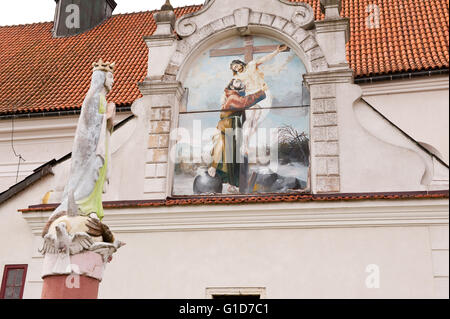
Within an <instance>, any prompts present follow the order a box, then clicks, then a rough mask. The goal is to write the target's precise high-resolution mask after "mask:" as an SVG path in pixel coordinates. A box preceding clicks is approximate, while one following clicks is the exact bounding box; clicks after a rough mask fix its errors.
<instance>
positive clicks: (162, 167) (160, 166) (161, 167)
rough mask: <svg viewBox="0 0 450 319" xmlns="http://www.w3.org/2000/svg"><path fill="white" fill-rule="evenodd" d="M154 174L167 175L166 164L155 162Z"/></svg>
mask: <svg viewBox="0 0 450 319" xmlns="http://www.w3.org/2000/svg"><path fill="white" fill-rule="evenodd" d="M156 176H158V177H166V176H167V164H157V165H156Z"/></svg>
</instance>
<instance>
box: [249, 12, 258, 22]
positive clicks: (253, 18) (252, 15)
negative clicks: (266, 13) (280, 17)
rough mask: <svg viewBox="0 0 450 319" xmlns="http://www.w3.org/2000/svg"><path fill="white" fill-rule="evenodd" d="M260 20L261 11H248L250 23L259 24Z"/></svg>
mask: <svg viewBox="0 0 450 319" xmlns="http://www.w3.org/2000/svg"><path fill="white" fill-rule="evenodd" d="M260 21H261V12H250V18H249V23H250V24H259V22H260Z"/></svg>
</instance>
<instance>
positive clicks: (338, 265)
mask: <svg viewBox="0 0 450 319" xmlns="http://www.w3.org/2000/svg"><path fill="white" fill-rule="evenodd" d="M120 237H121V239H123V240H125V241H126V242H127V243H128V245H127V246H125V247H123V248H122V249H121V251H120V252H119V253H118V254H117V255H116V257H115V259H114V260H113V262H112V263H111V264H110V265H108V269H107V271H106V277H105V278H104V281H103V282H102V284H101V288H100V298H199V299H202V298H205V294H206V288H212V287H264V288H266V294H267V295H266V297H267V298H433V297H435V296H436V295H435V290H434V289H435V288H434V277H433V274H432V269H433V264H432V259H431V250H430V239H429V230H428V227H384V228H381V227H380V228H343V229H338V228H327V229H297V230H230V231H203V232H201V231H200V232H165V233H148V234H120ZM136 256H139V258H136ZM447 260H448V256H447ZM443 263H444V262H443ZM447 263H448V261H447ZM370 264H376V265H378V266H379V269H380V288H379V289H368V288H367V287H366V285H365V281H366V278H367V276H368V275H369V274H368V273H367V272H366V267H367V266H368V265H370ZM444 264H445V263H444ZM125 269H127V271H124V270H125ZM442 285H444V286H445V285H447V286H446V287H448V277H447V279H444V280H443V282H442ZM441 289H442V288H441Z"/></svg>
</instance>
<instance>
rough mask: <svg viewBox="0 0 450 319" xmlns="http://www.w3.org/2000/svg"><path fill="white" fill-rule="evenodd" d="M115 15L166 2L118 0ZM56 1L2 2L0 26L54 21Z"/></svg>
mask: <svg viewBox="0 0 450 319" xmlns="http://www.w3.org/2000/svg"><path fill="white" fill-rule="evenodd" d="M116 2H117V8H116V9H115V10H114V13H127V12H136V11H146V10H154V9H160V8H161V6H162V5H163V4H164V2H165V0H116ZM170 2H171V3H172V5H173V6H174V7H182V6H186V5H193V4H203V3H204V2H205V1H204V0H171V1H170ZM54 14H55V0H13V1H11V0H8V1H6V0H2V1H1V8H0V25H13V24H26V23H35V22H47V21H53V17H54Z"/></svg>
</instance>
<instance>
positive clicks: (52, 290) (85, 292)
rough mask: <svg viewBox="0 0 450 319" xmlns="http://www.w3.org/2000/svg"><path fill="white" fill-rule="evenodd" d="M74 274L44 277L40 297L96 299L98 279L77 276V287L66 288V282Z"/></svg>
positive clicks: (70, 279)
mask: <svg viewBox="0 0 450 319" xmlns="http://www.w3.org/2000/svg"><path fill="white" fill-rule="evenodd" d="M73 276H74V275H55V276H48V277H45V278H44V286H43V287H42V296H41V298H42V299H97V298H98V288H99V285H100V281H99V280H97V279H94V278H90V277H87V276H79V278H78V284H79V288H76V287H73V288H68V287H67V282H68V281H69V282H70V281H73V280H72V278H71V277H73Z"/></svg>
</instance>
